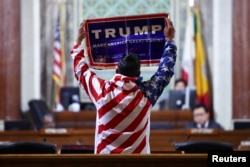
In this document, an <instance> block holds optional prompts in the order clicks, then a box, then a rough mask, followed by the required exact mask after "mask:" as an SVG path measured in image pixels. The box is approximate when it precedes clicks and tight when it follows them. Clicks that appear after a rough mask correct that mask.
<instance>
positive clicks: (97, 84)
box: [71, 21, 105, 103]
mask: <svg viewBox="0 0 250 167" xmlns="http://www.w3.org/2000/svg"><path fill="white" fill-rule="evenodd" d="M84 27H85V21H83V22H82V23H81V24H80V26H79V29H78V34H77V38H76V41H75V45H74V47H73V49H72V51H71V57H72V58H73V63H74V64H73V67H74V74H75V78H76V80H77V82H78V84H79V85H80V86H81V87H82V88H84V90H85V91H86V93H87V94H88V96H89V98H90V100H91V101H93V102H94V103H95V102H96V101H97V100H98V98H99V94H100V90H101V88H102V86H103V85H104V83H105V81H104V80H103V79H101V78H98V77H97V76H96V74H95V73H94V72H93V71H91V70H90V68H89V66H88V64H87V62H86V57H85V56H84V50H83V48H82V47H81V43H82V40H83V39H84V38H85V36H86V31H85V28H84Z"/></svg>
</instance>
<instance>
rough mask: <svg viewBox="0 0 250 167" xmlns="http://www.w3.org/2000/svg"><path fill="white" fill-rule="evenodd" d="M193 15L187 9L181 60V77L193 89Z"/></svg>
mask: <svg viewBox="0 0 250 167" xmlns="http://www.w3.org/2000/svg"><path fill="white" fill-rule="evenodd" d="M194 38H195V34H194V15H193V13H192V11H190V10H188V15H187V26H186V32H185V41H184V48H183V54H182V60H181V77H182V79H184V80H185V81H186V83H187V84H188V87H189V88H191V89H194V59H195V41H194V40H195V39H194Z"/></svg>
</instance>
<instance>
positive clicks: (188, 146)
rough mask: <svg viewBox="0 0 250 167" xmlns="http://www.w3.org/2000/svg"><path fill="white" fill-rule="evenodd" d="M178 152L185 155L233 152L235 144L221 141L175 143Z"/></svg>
mask: <svg viewBox="0 0 250 167" xmlns="http://www.w3.org/2000/svg"><path fill="white" fill-rule="evenodd" d="M175 150H176V151H184V152H185V153H208V152H210V151H233V144H231V143H227V142H219V141H187V142H179V143H175Z"/></svg>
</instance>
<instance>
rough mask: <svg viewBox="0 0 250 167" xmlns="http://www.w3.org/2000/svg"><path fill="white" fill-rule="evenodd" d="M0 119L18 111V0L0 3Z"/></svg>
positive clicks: (9, 116)
mask: <svg viewBox="0 0 250 167" xmlns="http://www.w3.org/2000/svg"><path fill="white" fill-rule="evenodd" d="M0 18H1V26H0V54H1V55H0V119H10V120H11V119H18V118H19V113H20V74H21V68H20V53H21V52H20V1H17V0H1V4H0Z"/></svg>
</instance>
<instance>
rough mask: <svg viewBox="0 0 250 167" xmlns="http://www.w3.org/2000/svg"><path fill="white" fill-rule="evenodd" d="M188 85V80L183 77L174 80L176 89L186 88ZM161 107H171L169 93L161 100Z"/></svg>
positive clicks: (163, 108) (162, 108)
mask: <svg viewBox="0 0 250 167" xmlns="http://www.w3.org/2000/svg"><path fill="white" fill-rule="evenodd" d="M186 87H187V82H186V81H185V80H184V79H182V78H179V79H176V80H175V82H174V88H173V89H174V90H185V89H186ZM159 109H160V110H166V109H169V95H168V96H167V97H166V98H165V99H163V100H161V101H160V102H159Z"/></svg>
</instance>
